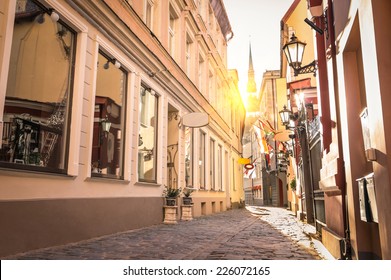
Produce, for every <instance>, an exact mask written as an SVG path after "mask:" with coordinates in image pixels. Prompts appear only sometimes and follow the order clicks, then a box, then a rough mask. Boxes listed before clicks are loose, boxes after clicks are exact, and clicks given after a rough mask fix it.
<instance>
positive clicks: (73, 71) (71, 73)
mask: <svg viewBox="0 0 391 280" xmlns="http://www.w3.org/2000/svg"><path fill="white" fill-rule="evenodd" d="M32 2H33V3H34V4H35V5H36V6H37V7H38V8H39V9H40V10H41V11H42V13H43V15H44V16H45V17H47V18H46V20H48V21H49V20H50V16H49V15H48V13H49V9H48V8H46V7H45V6H44V5H43V4H42V3H40V2H39V1H34V0H32ZM56 5H58V4H56ZM55 8H57V7H55ZM57 10H58V13H59V14H60V18H59V19H58V21H57V22H56V24H60V25H61V26H63V27H65V28H66V30H67V32H70V33H72V47H71V52H70V53H69V57H70V59H71V61H70V63H69V68H68V79H67V85H68V93H67V112H66V118H65V121H64V127H63V129H64V131H65V133H64V134H65V138H64V140H63V141H64V145H65V147H64V150H63V153H62V154H63V156H62V157H63V159H62V160H60V161H61V162H60V164H62V165H63V167H62V168H56V167H47V166H46V167H45V166H40V165H30V164H18V163H15V162H12V163H11V162H6V161H0V168H5V169H9V170H17V171H19V170H20V171H25V172H34V173H35V172H37V173H42V174H53V175H56V174H59V175H60V174H62V175H75V174H77V171H75V166H74V164H73V161H72V159H74V158H75V156H72V155H71V154H70V148H71V143H72V142H74V141H73V140H72V138H73V137H75V136H74V134H75V132H73V130H71V125H72V121H73V120H74V115H75V111H79V110H78V108H77V106H75V104H74V100H78V97H79V95H78V94H77V92H78V89H79V86H78V85H79V84H78V82H79V79H78V74H80V71H79V70H78V69H77V68H76V64H77V61H79V60H80V59H81V58H80V56H81V54H80V53H79V52H78V51H77V50H78V49H79V48H80V45H81V44H82V42H84V40H85V38H83V36H82V33H81V32H83V31H85V30H86V27H85V26H84V25H82V24H80V23H79V22H74V20H73V21H71V20H69V19H68V17H69V12H68V11H67V10H65V9H64V8H62V7H61V6H58V9H57ZM10 12H11V13H12V12H13V13H14V15H15V13H16V7H15V9H14V10H13V11H10ZM8 16H9V17H10V16H12V15H11V14H9V15H8ZM10 27H11V28H10V31H9V34H11V36H8V35H7V34H5V36H4V38H10V39H11V38H13V34H14V32H15V22H14V21H13V22H12V24H11V25H10ZM6 33H8V32H6ZM84 37H85V36H84ZM11 45H12V40H10V42H9V46H10V53H9V56H10V57H11V52H12V48H11ZM10 63H11V61H10V60H9V63H8V64H7V65H6V67H5V69H7V71H9V69H10ZM4 76H5V77H7V75H4ZM83 77H84V76H83ZM8 79H9V75H8V78H7V79H6V80H5V84H4V86H5V87H4V95H1V98H2V99H3V100H2V101H3V102H4V103H3V104H4V107H3V108H2V110H1V112H2V116H1V118H2V119H4V109H5V103H6V102H5V101H6V98H7V85H8V83H9V80H8ZM75 95H76V96H75ZM74 107H76V108H74ZM38 124H39V123H38ZM0 132H1V133H2V134H3V133H4V121H3V123H2V129H0ZM42 141H44V139H43V140H42ZM0 144H1V145H0V147H2V146H3V140H2V139H0ZM76 158H78V157H76Z"/></svg>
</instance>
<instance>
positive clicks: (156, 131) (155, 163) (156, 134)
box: [137, 81, 160, 183]
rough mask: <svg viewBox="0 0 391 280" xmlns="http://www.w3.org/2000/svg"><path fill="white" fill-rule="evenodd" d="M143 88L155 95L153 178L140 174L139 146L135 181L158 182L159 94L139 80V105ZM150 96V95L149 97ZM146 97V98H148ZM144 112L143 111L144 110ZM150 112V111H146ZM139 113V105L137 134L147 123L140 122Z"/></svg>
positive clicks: (140, 112)
mask: <svg viewBox="0 0 391 280" xmlns="http://www.w3.org/2000/svg"><path fill="white" fill-rule="evenodd" d="M142 89H144V91H147V90H149V92H150V94H151V95H153V96H154V97H155V104H154V112H153V113H154V116H155V126H154V139H153V143H154V144H153V150H152V155H151V156H152V157H153V169H154V170H153V179H152V180H149V179H144V178H141V176H140V168H141V165H140V164H141V162H140V157H141V156H142V153H140V150H141V148H140V146H138V148H137V181H138V182H140V183H157V182H158V160H157V157H158V142H159V141H158V137H159V103H160V95H159V94H158V93H157V92H156V91H155V90H153V89H152V88H151V87H149V86H148V85H147V83H145V82H143V81H142V82H141V84H140V91H139V93H138V94H139V98H140V101H139V105H141V103H140V102H141V90H142ZM149 98H150V97H149ZM149 98H147V100H150V99H149ZM144 112H145V111H144ZM148 112H150V111H148ZM141 114H142V108H141V106H139V121H138V135H141V133H140V129H141V128H142V127H144V128H146V127H148V125H147V124H146V123H142V122H141Z"/></svg>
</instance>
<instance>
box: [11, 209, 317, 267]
mask: <svg viewBox="0 0 391 280" xmlns="http://www.w3.org/2000/svg"><path fill="white" fill-rule="evenodd" d="M249 210H252V211H249ZM249 210H247V209H238V210H230V211H226V212H222V213H217V214H213V215H209V216H203V217H199V218H196V219H193V220H192V221H186V222H185V221H180V222H179V223H178V224H176V225H164V224H160V225H156V226H151V227H147V228H142V229H137V230H131V231H127V232H121V233H117V234H113V235H108V236H104V237H100V238H95V239H90V240H86V241H82V242H77V243H72V244H67V245H64V246H57V247H51V248H47V249H40V250H35V251H30V252H26V253H23V254H18V255H14V256H10V257H8V258H7V259H45V260H47V259H56V260H70V259H73V260H83V259H88V260H101V259H110V260H115V259H121V260H128V259H130V260H131V259H133V260H156V259H158V260H164V259H165V260H170V259H171V260H173V259H174V260H181V259H183V260H191V259H193V260H236V259H240V260H287V259H294V260H314V259H315V260H316V259H323V258H322V256H321V255H320V254H319V252H317V251H316V250H315V249H314V248H311V247H308V246H307V247H306V246H304V245H303V244H301V243H299V242H298V241H300V240H298V239H296V240H294V239H292V238H291V237H289V235H284V234H283V233H281V232H280V231H279V230H278V229H276V228H274V227H273V226H272V225H271V224H269V223H268V222H266V221H264V220H263V218H262V217H264V216H267V215H268V213H267V212H268V211H269V210H267V209H249ZM255 210H256V211H255ZM284 211H285V212H287V211H286V210H284ZM269 212H270V211H269ZM284 215H285V216H287V214H286V213H284ZM270 216H272V215H270ZM285 216H284V217H285Z"/></svg>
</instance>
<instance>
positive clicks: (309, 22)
mask: <svg viewBox="0 0 391 280" xmlns="http://www.w3.org/2000/svg"><path fill="white" fill-rule="evenodd" d="M304 21H305V23H307V24H308V25H309V26H311V28H312V29H314V30H315V31H316V32H318V33H319V34H320V35H323V30H322V29H321V28H319V27H317V26H316V25H315V23H313V22H312V21H311V20H309V19H308V18H306V19H304Z"/></svg>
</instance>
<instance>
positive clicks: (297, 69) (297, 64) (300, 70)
mask: <svg viewBox="0 0 391 280" xmlns="http://www.w3.org/2000/svg"><path fill="white" fill-rule="evenodd" d="M306 45H307V44H306V43H303V42H301V41H299V39H297V37H296V35H295V33H292V37H291V40H290V41H289V42H288V43H286V44H285V45H284V46H283V47H282V50H283V51H284V54H285V56H286V59H287V60H288V63H289V66H291V67H292V68H293V71H294V75H295V76H297V75H299V74H308V73H313V74H314V76H316V70H317V62H316V60H314V61H312V62H311V63H310V64H307V65H305V66H301V63H302V61H303V55H304V50H305V46H306Z"/></svg>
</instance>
